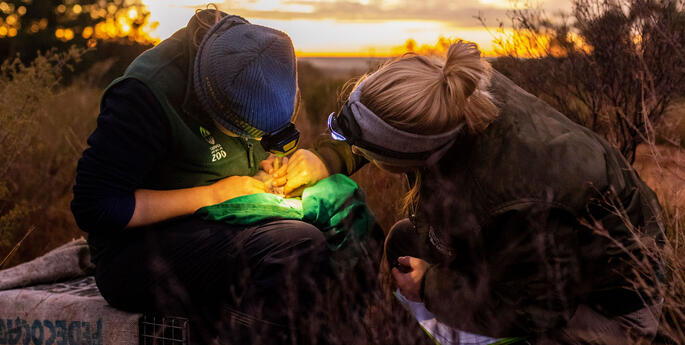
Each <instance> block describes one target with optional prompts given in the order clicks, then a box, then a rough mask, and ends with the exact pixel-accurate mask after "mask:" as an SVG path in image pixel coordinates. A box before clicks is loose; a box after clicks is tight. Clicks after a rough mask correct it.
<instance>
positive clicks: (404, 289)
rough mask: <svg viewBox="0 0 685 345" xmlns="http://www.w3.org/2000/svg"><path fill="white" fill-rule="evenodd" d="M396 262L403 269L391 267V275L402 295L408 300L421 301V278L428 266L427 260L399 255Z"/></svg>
mask: <svg viewBox="0 0 685 345" xmlns="http://www.w3.org/2000/svg"><path fill="white" fill-rule="evenodd" d="M397 263H399V264H400V266H402V268H403V271H405V272H402V271H400V270H399V269H398V268H397V267H393V269H392V276H393V278H395V282H397V287H398V288H399V289H400V292H401V293H402V295H404V297H406V298H407V299H408V300H410V301H414V302H421V294H420V292H421V291H420V290H421V280H422V279H423V275H424V274H425V273H426V270H428V267H429V266H430V265H429V264H428V262H426V261H424V260H421V259H419V258H415V257H411V256H400V257H399V258H397Z"/></svg>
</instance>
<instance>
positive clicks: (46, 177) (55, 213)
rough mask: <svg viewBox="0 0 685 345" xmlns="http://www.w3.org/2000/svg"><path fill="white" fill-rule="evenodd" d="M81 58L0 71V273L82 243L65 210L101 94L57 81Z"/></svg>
mask: <svg viewBox="0 0 685 345" xmlns="http://www.w3.org/2000/svg"><path fill="white" fill-rule="evenodd" d="M84 54H85V51H84V50H81V49H71V50H68V51H66V52H62V53H57V52H55V51H51V52H48V53H46V54H41V55H39V56H38V57H37V58H36V59H35V60H34V61H33V62H31V63H30V64H28V65H25V64H23V63H21V62H20V60H19V59H10V60H7V61H5V62H4V63H3V64H2V67H1V69H0V70H1V74H0V98H1V99H2V100H3V102H0V161H1V162H2V164H1V165H0V262H1V263H3V264H4V265H0V268H1V267H9V266H11V265H14V264H17V263H20V262H23V261H25V260H27V259H30V258H33V257H35V256H38V255H40V254H42V253H43V252H45V251H47V250H49V249H51V248H53V247H56V246H58V245H60V244H62V243H64V242H66V241H67V240H68V239H69V238H72V237H76V236H80V235H81V234H80V233H79V231H78V228H77V227H76V226H75V224H74V222H73V219H72V216H71V212H70V211H69V205H68V202H69V200H71V186H72V185H73V180H74V175H75V167H76V161H77V159H78V157H79V156H80V154H81V152H82V151H83V148H84V145H85V138H86V136H87V135H88V133H90V131H92V129H93V127H94V125H95V121H94V120H95V115H96V114H97V107H98V103H99V97H100V92H101V91H100V90H99V89H95V88H89V87H88V86H87V85H86V82H84V81H80V82H75V83H74V84H72V85H70V86H67V87H63V86H61V85H60V79H61V76H62V74H63V72H64V71H65V70H66V69H69V68H71V67H72V66H73V64H74V63H77V62H78V61H79V60H80V58H81V56H83V55H84ZM30 229H35V231H34V233H33V234H31V236H30V237H29V239H28V240H27V241H26V242H24V244H23V245H22V246H21V247H20V248H18V249H19V250H18V251H17V252H16V253H14V254H13V255H12V256H10V257H8V254H9V253H10V251H11V249H12V248H13V247H15V246H18V245H19V243H20V239H21V238H23V237H24V235H26V234H27V232H28V231H29V230H30ZM5 259H7V260H5Z"/></svg>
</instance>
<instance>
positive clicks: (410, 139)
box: [328, 85, 463, 165]
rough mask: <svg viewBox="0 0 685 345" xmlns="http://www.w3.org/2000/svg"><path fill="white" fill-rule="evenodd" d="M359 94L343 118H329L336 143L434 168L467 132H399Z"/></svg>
mask: <svg viewBox="0 0 685 345" xmlns="http://www.w3.org/2000/svg"><path fill="white" fill-rule="evenodd" d="M359 88H361V85H360V86H359V87H358V89H359ZM356 92H357V94H355V92H353V93H352V95H351V96H350V99H349V100H348V101H347V102H345V104H344V105H343V107H342V109H341V111H340V114H337V115H336V113H331V114H330V115H329V116H328V129H329V131H330V134H331V137H332V138H333V139H334V140H338V141H345V142H346V143H348V144H350V145H354V146H357V147H359V148H362V149H364V150H367V151H370V152H371V153H373V154H377V155H379V156H382V157H386V158H389V159H391V160H395V161H396V160H400V161H405V162H407V163H410V162H411V164H415V165H423V164H432V163H434V162H436V161H437V160H438V159H440V157H442V155H443V154H444V153H445V152H446V150H447V149H448V148H449V147H450V146H451V144H452V143H453V142H454V140H455V138H456V134H457V133H458V132H459V131H461V129H462V128H463V125H460V126H458V127H457V128H454V129H452V130H450V131H448V132H445V133H440V134H436V135H420V134H414V133H409V132H405V131H402V130H399V129H397V128H394V127H392V126H391V125H389V124H388V123H386V122H385V121H384V120H383V119H381V118H379V117H378V116H377V115H376V114H374V113H373V112H372V111H371V110H369V109H368V108H366V107H365V106H364V105H363V104H361V102H360V101H359V94H358V92H359V90H357V91H356ZM353 107H356V108H354V109H353ZM381 143H382V144H381Z"/></svg>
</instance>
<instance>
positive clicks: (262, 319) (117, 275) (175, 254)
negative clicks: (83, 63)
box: [71, 10, 328, 344]
mask: <svg viewBox="0 0 685 345" xmlns="http://www.w3.org/2000/svg"><path fill="white" fill-rule="evenodd" d="M297 92H298V91H297V70H296V59H295V54H294V49H293V46H292V42H291V40H290V38H289V37H288V36H287V35H286V34H285V33H283V32H280V31H277V30H274V29H271V28H268V27H264V26H259V25H253V24H251V23H249V22H248V21H247V20H245V19H243V18H241V17H238V16H231V15H227V14H225V13H222V12H220V11H216V10H205V11H201V12H198V13H197V14H196V15H195V16H194V17H193V18H192V19H191V20H190V22H189V23H188V25H187V27H185V28H183V29H181V30H179V31H178V32H176V33H175V34H174V35H173V36H172V37H170V38H169V39H167V40H164V41H163V42H161V43H160V44H159V45H157V46H156V47H154V48H152V49H150V50H148V51H146V52H144V53H143V54H141V55H140V56H139V57H137V58H136V59H135V60H134V61H133V62H132V63H131V65H130V66H129V67H128V68H127V69H126V72H125V74H124V75H123V76H122V77H120V78H118V79H116V80H114V81H113V82H112V83H111V85H110V86H109V87H108V88H107V89H106V91H105V93H104V95H103V97H102V101H101V108H100V115H99V117H98V120H97V128H96V129H95V130H94V132H93V133H92V134H91V136H90V137H89V138H88V145H89V147H88V148H87V149H86V150H85V151H84V152H83V156H82V157H81V159H80V160H79V163H78V168H77V174H76V184H75V186H74V198H73V201H72V203H71V209H72V212H73V214H74V217H75V219H76V222H77V224H78V226H79V227H80V228H81V229H82V230H83V231H85V232H87V233H88V243H89V246H90V248H91V258H92V261H93V262H94V263H95V264H96V267H97V270H96V274H95V279H96V282H97V286H98V288H99V290H100V292H101V294H102V295H103V296H104V298H105V299H106V300H107V301H108V303H109V304H111V305H112V306H114V307H116V308H119V309H122V310H126V311H131V312H154V313H163V314H165V315H181V316H189V317H190V318H191V324H192V325H193V327H195V328H193V329H194V334H193V335H194V336H196V337H198V338H199V340H198V341H199V342H200V343H205V344H208V343H210V342H212V341H215V339H216V337H217V336H222V332H223V331H227V332H229V333H231V334H228V335H227V336H226V339H222V341H223V342H226V341H231V339H233V341H235V342H236V343H241V341H245V340H244V339H243V340H236V339H241V338H240V337H238V338H236V335H235V334H233V333H236V332H237V333H240V332H243V333H245V332H247V333H248V335H249V334H260V335H262V336H265V337H266V338H265V339H266V340H270V341H272V342H274V343H282V342H285V340H284V339H285V337H287V336H288V335H289V334H290V333H291V331H292V330H291V329H290V328H289V326H290V324H289V322H288V320H287V318H286V316H287V313H289V312H290V313H292V314H291V315H298V314H300V313H303V312H304V311H303V310H298V308H306V305H307V303H308V298H311V295H312V294H311V291H312V290H311V289H312V288H313V287H314V285H315V284H316V283H317V282H318V281H319V278H320V277H323V276H324V275H325V272H321V271H322V270H323V267H325V266H326V265H325V264H324V263H326V262H328V261H327V260H328V257H327V256H326V254H325V239H324V236H323V235H322V233H321V231H320V230H319V229H317V228H316V227H314V226H312V225H310V224H307V223H304V222H299V221H292V220H281V221H271V222H264V223H259V224H254V225H251V226H236V225H227V224H224V223H219V222H211V221H205V220H202V219H199V218H198V217H194V216H192V214H193V213H194V212H195V211H196V210H198V209H200V208H202V207H205V206H209V205H215V204H218V203H221V202H223V201H225V200H228V199H232V198H235V197H238V196H243V195H249V194H255V193H263V192H265V191H267V186H265V184H264V183H263V182H262V181H260V180H259V179H257V178H254V177H253V176H256V175H260V174H258V173H259V171H260V168H261V170H264V169H269V170H270V169H271V168H272V162H273V161H274V160H273V158H270V156H269V154H268V152H267V151H266V149H265V148H264V147H263V145H261V144H260V141H259V140H260V139H262V138H264V139H265V140H266V138H267V137H272V136H275V135H276V136H277V135H282V134H283V133H285V135H286V137H287V136H288V135H290V136H291V137H292V136H293V131H295V130H294V126H293V124H292V123H291V121H292V120H293V117H294V115H295V112H296V108H297V107H296V103H297ZM295 134H296V132H295ZM293 140H294V141H292V142H291V144H292V143H296V137H295V139H293ZM272 143H273V141H272ZM286 146H288V145H286ZM292 147H293V145H289V146H288V147H287V149H292ZM267 149H268V147H267ZM281 151H287V150H281ZM261 175H263V173H261ZM293 299H294V300H296V301H298V303H297V304H295V305H293V304H287V303H288V301H289V300H293ZM226 315H234V316H235V315H239V316H238V317H234V318H233V321H235V320H239V322H237V323H231V325H232V327H226V325H225V324H226V323H227V322H226ZM221 320H223V321H224V324H223V325H221V324H217V321H221ZM241 324H249V327H244V326H243V328H245V329H247V330H245V329H242V330H241V327H238V326H237V325H241ZM227 329H228V330H227ZM265 339H262V340H261V341H262V342H264V341H265Z"/></svg>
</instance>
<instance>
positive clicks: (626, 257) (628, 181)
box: [315, 72, 663, 336]
mask: <svg viewBox="0 0 685 345" xmlns="http://www.w3.org/2000/svg"><path fill="white" fill-rule="evenodd" d="M490 92H491V94H492V95H493V97H494V99H495V102H496V104H497V105H498V107H499V109H500V113H499V116H498V118H497V119H496V120H495V121H494V122H493V123H492V124H491V125H490V126H489V127H488V128H487V129H485V130H484V131H482V132H480V133H470V132H468V131H465V132H463V133H461V134H459V135H458V137H457V139H456V141H455V143H454V144H453V145H452V147H451V148H450V149H449V151H448V152H447V153H446V154H445V155H444V157H442V158H441V160H440V161H439V162H437V163H436V164H435V165H433V166H428V167H424V168H423V169H421V171H420V175H421V177H422V178H421V180H422V182H421V190H420V201H419V204H418V208H417V212H416V214H414V215H412V216H411V217H410V219H412V221H413V222H414V225H415V227H416V229H417V231H424V232H427V235H426V236H424V237H426V238H427V242H428V243H427V245H428V246H430V248H432V252H434V253H435V254H436V255H435V257H434V258H429V259H428V261H429V263H430V264H431V266H430V268H429V269H428V270H427V272H426V273H425V275H424V277H423V281H422V290H421V295H422V299H423V301H424V302H425V304H426V307H427V308H428V310H430V311H431V312H433V313H434V314H435V315H436V317H437V318H438V319H439V320H441V321H442V322H445V323H447V324H449V325H451V326H454V327H457V328H459V329H462V330H466V331H470V332H474V333H479V334H487V335H490V336H514V335H530V334H536V333H542V332H547V331H549V330H551V329H555V328H559V327H563V325H564V324H565V323H566V322H567V321H568V320H569V319H570V318H571V316H573V314H574V312H575V310H576V309H577V307H578V305H580V304H586V305H590V306H592V308H594V309H595V310H598V311H600V312H602V313H604V314H606V315H621V314H625V313H629V312H632V311H634V310H637V309H640V308H642V307H644V304H646V303H647V304H648V303H650V301H649V297H650V296H648V295H649V294H648V293H647V291H646V289H636V288H633V284H632V282H633V281H635V280H636V279H638V278H637V277H636V275H639V276H640V278H641V279H643V280H644V281H645V282H646V285H652V284H654V283H656V282H657V281H658V280H660V279H662V278H661V274H662V272H661V261H660V259H659V258H658V257H652V256H650V255H648V254H649V253H650V249H652V250H653V249H656V248H658V247H659V246H660V245H661V244H662V243H663V223H662V221H661V218H660V217H661V209H660V206H659V203H658V200H657V198H656V196H655V194H654V192H653V191H651V190H650V189H649V188H648V187H647V186H646V185H645V183H644V182H643V181H642V180H641V179H640V178H639V176H638V175H637V173H636V172H635V170H634V169H633V168H632V167H631V166H630V165H629V164H628V163H627V162H626V160H625V159H624V158H623V157H622V156H621V154H620V153H619V152H618V151H617V150H615V149H614V148H613V147H612V146H611V145H610V144H609V143H607V142H606V141H605V140H604V139H602V138H600V137H599V136H598V135H597V134H595V133H594V132H592V131H590V130H589V129H587V128H584V127H582V126H580V125H578V124H576V123H574V122H572V121H571V120H569V119H568V118H567V117H565V116H564V115H563V114H561V113H559V112H558V111H556V110H555V109H553V108H552V107H551V106H549V105H548V104H546V103H544V102H543V101H541V100H540V99H538V98H536V97H535V96H533V95H531V94H529V93H527V92H525V91H524V90H522V89H521V88H519V87H518V86H516V85H515V84H514V83H513V82H512V81H511V80H509V79H507V78H506V77H504V76H503V75H501V74H499V73H497V72H495V73H494V74H493V76H492V78H491V86H490ZM315 152H316V153H317V154H318V155H319V157H320V158H322V160H323V161H324V162H325V164H326V165H327V167H328V168H329V170H330V171H331V173H335V172H342V173H346V174H352V173H354V171H356V170H357V169H359V168H360V167H361V166H362V165H363V164H364V163H365V162H366V161H365V160H364V159H363V158H361V157H358V156H355V155H354V154H352V152H351V150H350V147H349V146H348V145H347V144H345V143H343V142H337V141H334V140H332V139H329V138H327V137H324V136H322V137H321V138H320V139H319V140H318V142H317V144H316V147H315ZM652 297H653V296H652Z"/></svg>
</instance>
